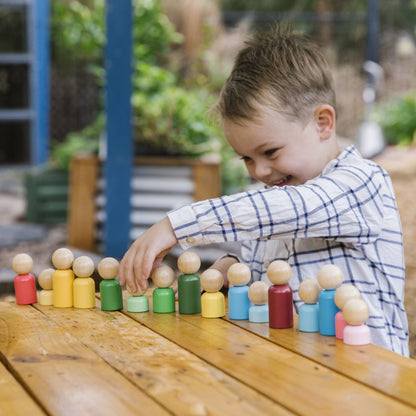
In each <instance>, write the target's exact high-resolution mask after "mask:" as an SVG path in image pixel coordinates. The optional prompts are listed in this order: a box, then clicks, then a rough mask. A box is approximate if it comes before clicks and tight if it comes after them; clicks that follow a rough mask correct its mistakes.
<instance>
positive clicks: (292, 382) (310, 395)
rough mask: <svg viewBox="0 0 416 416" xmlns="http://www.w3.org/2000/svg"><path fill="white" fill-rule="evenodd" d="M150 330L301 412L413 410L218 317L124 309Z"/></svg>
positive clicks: (406, 412) (387, 412) (389, 412)
mask: <svg viewBox="0 0 416 416" xmlns="http://www.w3.org/2000/svg"><path fill="white" fill-rule="evenodd" d="M126 313H127V314H128V315H129V316H131V317H133V318H134V319H137V320H138V321H139V322H142V323H143V324H145V325H146V326H147V327H148V328H150V329H152V330H153V331H155V332H157V333H159V334H161V335H163V336H165V337H167V338H168V339H170V340H172V341H174V342H175V343H177V344H178V345H180V346H181V347H183V348H186V349H187V350H189V351H192V352H193V353H194V354H196V355H198V356H199V357H201V358H202V359H204V360H206V361H207V362H209V363H211V364H212V365H215V366H217V367H218V368H221V369H223V370H224V371H227V372H228V373H229V374H230V375H232V376H233V377H235V378H237V379H239V380H241V381H242V382H244V383H246V384H247V385H249V386H251V387H252V388H254V389H259V390H261V391H262V392H263V393H265V394H266V395H267V396H268V397H270V398H272V399H273V400H275V401H277V402H279V403H281V404H282V405H283V406H285V407H287V408H288V409H290V410H292V411H294V412H296V413H299V414H304V415H322V414H335V413H336V414H337V415H348V416H350V415H351V414H354V415H366V416H368V415H377V416H379V415H393V414H394V415H414V414H416V410H415V409H412V408H410V407H409V406H407V405H405V404H403V403H401V402H399V401H397V400H395V399H391V398H389V397H388V396H386V395H383V394H381V393H379V392H377V391H375V390H373V389H371V388H369V387H367V386H364V385H362V384H360V383H357V382H355V381H353V380H351V379H349V378H347V377H344V376H342V375H340V374H338V373H336V372H335V371H332V370H330V369H327V368H325V367H324V366H322V365H320V364H318V363H315V362H313V361H310V360H308V359H306V358H304V357H302V356H300V355H298V354H296V353H293V352H291V351H289V350H287V349H285V348H283V347H280V346H277V345H273V344H272V343H270V342H264V340H262V339H261V338H260V337H258V336H256V335H254V334H251V333H249V332H248V331H246V330H243V329H242V328H239V327H237V326H235V325H230V323H229V322H226V321H225V320H222V319H205V318H201V317H200V315H178V314H173V313H172V314H153V313H152V312H148V313H140V314H139V313H128V312H126Z"/></svg>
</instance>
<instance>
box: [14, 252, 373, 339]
mask: <svg viewBox="0 0 416 416" xmlns="http://www.w3.org/2000/svg"><path fill="white" fill-rule="evenodd" d="M52 263H53V265H54V267H55V268H56V269H55V270H54V269H46V270H43V271H42V272H41V273H40V274H39V276H38V282H39V285H40V287H41V288H42V290H41V291H40V293H39V303H40V304H42V305H53V306H55V307H72V306H74V307H76V308H94V307H95V283H94V280H93V279H92V278H91V277H90V276H91V275H92V274H93V272H94V269H95V267H94V263H93V261H92V259H91V258H89V257H87V256H81V257H78V258H77V259H74V255H73V253H72V252H71V251H70V250H69V249H67V248H60V249H58V250H56V251H55V252H54V253H53V255H52ZM200 266H201V260H200V258H199V256H198V255H197V254H196V253H194V252H192V251H186V252H184V253H182V254H181V255H180V256H179V258H178V269H179V270H180V272H181V273H182V274H181V275H180V276H179V277H178V311H179V313H183V314H196V313H201V315H202V316H203V317H205V318H219V317H222V316H225V298H224V295H223V293H222V292H221V291H220V290H221V288H222V287H223V276H222V274H221V272H219V271H218V270H215V269H208V270H206V271H205V272H203V273H202V274H201V276H198V274H197V272H198V270H199V268H200ZM12 267H13V269H14V271H15V272H16V273H17V276H16V277H15V279H14V286H15V295H16V302H17V303H18V304H32V303H35V302H37V292H36V283H35V278H34V276H33V275H32V274H30V271H31V269H32V267H33V260H32V258H31V257H30V256H29V255H27V254H24V253H22V254H18V255H17V256H15V257H14V259H13V262H12ZM118 271H119V263H118V261H117V260H116V259H114V258H112V257H107V258H105V259H103V260H101V261H100V263H99V265H98V273H99V275H100V277H102V279H103V281H101V282H100V295H101V309H102V310H107V311H113V310H120V309H122V308H123V298H122V290H121V286H120V284H119V281H118V280H117V279H116V277H117V276H118ZM74 274H75V275H76V276H77V279H75V280H74ZM267 277H268V279H269V280H270V282H271V283H272V285H271V286H269V285H268V284H267V283H265V282H261V281H259V282H254V283H252V284H251V285H250V286H248V283H249V282H250V279H251V271H250V269H249V267H248V266H247V265H245V264H243V263H235V264H233V265H232V266H231V267H230V268H229V269H228V272H227V278H228V280H229V283H230V285H231V287H230V289H229V291H228V310H229V318H230V319H235V320H246V319H248V320H250V321H251V322H257V323H266V322H268V323H269V326H270V328H291V327H293V294H292V289H291V287H290V286H289V285H288V282H289V280H290V277H291V267H290V265H289V264H288V263H287V262H285V261H282V260H276V261H274V262H272V263H271V264H270V265H269V267H268V269H267ZM174 278H175V273H174V271H173V270H172V269H171V268H170V267H168V266H160V267H158V268H157V269H156V270H155V271H154V272H153V274H152V280H153V283H154V284H155V286H156V288H155V290H154V291H153V294H152V299H153V312H155V313H171V312H174V311H175V292H174V290H173V289H172V288H171V285H172V283H173V281H174ZM342 282H343V276H342V272H341V270H340V269H339V268H338V267H337V266H335V265H333V264H328V265H325V266H323V267H322V268H321V269H320V271H319V273H318V276H317V279H308V280H305V281H303V282H302V283H301V284H300V286H299V297H300V299H301V300H302V302H303V304H302V305H301V306H300V308H299V330H300V331H303V332H320V333H321V334H322V335H329V336H336V337H337V338H339V339H344V342H345V343H347V344H352V345H364V344H368V343H369V342H370V331H369V329H368V327H367V326H366V325H365V324H364V323H365V321H366V320H367V319H368V316H369V310H368V306H367V304H366V303H365V302H364V301H363V300H362V299H361V296H360V293H359V291H358V289H357V288H356V287H354V286H353V285H349V284H344V285H343V284H342ZM128 289H129V288H128ZM201 289H203V291H204V293H203V294H202V295H201ZM129 292H130V293H131V295H132V296H130V297H129V298H127V301H126V308H127V310H128V311H129V312H146V311H148V310H149V301H148V297H147V296H146V295H144V293H143V292H142V291H141V289H140V288H138V289H137V291H136V292H135V293H132V292H131V291H130V290H129Z"/></svg>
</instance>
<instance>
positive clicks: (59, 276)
mask: <svg viewBox="0 0 416 416" xmlns="http://www.w3.org/2000/svg"><path fill="white" fill-rule="evenodd" d="M73 262H74V255H73V254H72V251H71V250H69V249H67V248H58V249H57V250H55V251H54V252H53V254H52V264H53V265H54V266H55V268H56V269H57V270H55V271H54V272H53V274H52V286H53V306H55V308H71V307H72V306H73V305H74V296H73V285H74V272H73V271H72V269H71V267H72V263H73Z"/></svg>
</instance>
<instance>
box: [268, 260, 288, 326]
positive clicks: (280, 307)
mask: <svg viewBox="0 0 416 416" xmlns="http://www.w3.org/2000/svg"><path fill="white" fill-rule="evenodd" d="M291 275H292V268H291V267H290V265H289V263H287V262H285V261H283V260H275V261H273V262H272V263H270V265H269V267H268V268H267V277H268V278H269V280H270V282H271V283H272V284H273V285H272V286H270V287H269V327H270V328H292V327H293V292H292V288H291V287H290V286H289V285H288V284H287V283H288V282H289V280H290V277H291Z"/></svg>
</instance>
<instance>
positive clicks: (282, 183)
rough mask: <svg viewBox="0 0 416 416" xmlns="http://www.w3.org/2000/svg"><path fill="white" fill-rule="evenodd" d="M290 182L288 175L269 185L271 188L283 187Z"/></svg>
mask: <svg viewBox="0 0 416 416" xmlns="http://www.w3.org/2000/svg"><path fill="white" fill-rule="evenodd" d="M289 180H290V175H288V176H285V177H284V178H281V179H279V180H278V181H275V182H273V183H272V184H271V186H285V185H287V184H288V182H289Z"/></svg>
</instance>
